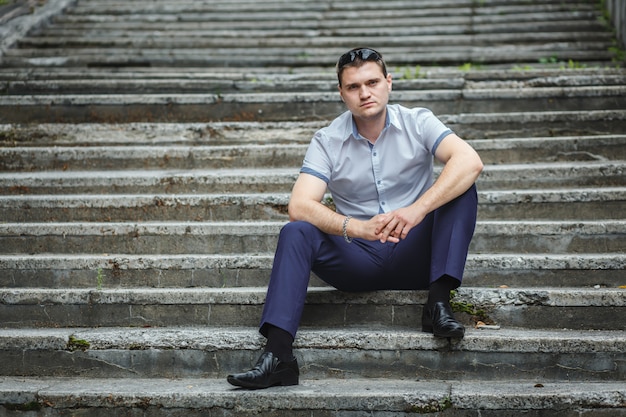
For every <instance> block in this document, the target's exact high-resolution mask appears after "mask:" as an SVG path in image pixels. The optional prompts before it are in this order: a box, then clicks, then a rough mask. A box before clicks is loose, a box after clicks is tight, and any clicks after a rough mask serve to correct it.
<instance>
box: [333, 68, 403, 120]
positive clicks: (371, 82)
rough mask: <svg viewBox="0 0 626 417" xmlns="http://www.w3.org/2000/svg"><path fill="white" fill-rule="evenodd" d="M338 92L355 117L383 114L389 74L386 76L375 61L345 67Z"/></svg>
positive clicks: (374, 116) (387, 97)
mask: <svg viewBox="0 0 626 417" xmlns="http://www.w3.org/2000/svg"><path fill="white" fill-rule="evenodd" d="M341 81H342V82H341V86H340V87H339V94H340V95H341V99H342V100H343V101H344V103H346V107H348V110H350V112H352V114H353V116H354V117H355V118H361V119H373V118H376V117H377V116H380V115H381V114H384V111H385V106H386V105H387V103H388V102H389V93H390V92H391V74H388V75H387V77H385V76H384V75H383V71H382V70H381V68H380V67H379V66H378V64H376V63H375V62H371V61H370V62H365V63H364V64H363V65H362V66H360V67H347V68H345V69H344V70H343V73H342V75H341Z"/></svg>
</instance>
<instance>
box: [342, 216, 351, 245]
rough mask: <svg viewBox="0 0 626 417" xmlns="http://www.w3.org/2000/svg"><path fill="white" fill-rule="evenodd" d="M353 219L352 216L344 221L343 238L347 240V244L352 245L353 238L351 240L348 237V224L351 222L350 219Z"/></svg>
mask: <svg viewBox="0 0 626 417" xmlns="http://www.w3.org/2000/svg"><path fill="white" fill-rule="evenodd" d="M351 218H352V216H346V218H345V219H344V221H343V228H342V229H343V238H344V239H345V240H346V242H348V243H351V242H352V238H350V237H349V236H348V222H349V221H350V219H351Z"/></svg>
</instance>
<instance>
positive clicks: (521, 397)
mask: <svg viewBox="0 0 626 417" xmlns="http://www.w3.org/2000/svg"><path fill="white" fill-rule="evenodd" d="M625 397H626V392H625V391H624V387H623V384H621V383H620V382H597V381H594V382H576V381H550V382H548V381H545V380H543V379H536V380H532V379H529V380H511V381H497V382H489V381H475V380H471V379H470V380H467V379H463V380H460V381H445V380H428V381H420V380H414V379H413V380H411V379H394V378H385V379H370V378H347V379H345V378H340V377H332V378H324V379H320V380H318V379H303V380H301V384H300V385H299V386H297V387H289V388H280V387H279V388H271V389H269V390H267V391H263V392H258V391H256V392H250V391H246V390H237V389H233V387H231V386H230V385H228V384H227V383H226V382H225V381H224V379H223V378H220V379H207V378H181V379H170V378H132V379H131V378H122V379H120V378H81V379H80V380H77V379H76V378H54V377H45V378H23V377H3V378H1V379H0V404H1V405H3V406H4V407H5V408H7V409H13V410H29V409H30V410H39V412H45V413H46V415H47V416H61V415H67V414H68V413H73V414H76V413H87V414H89V415H90V416H93V417H104V416H110V415H122V414H124V413H129V412H132V411H135V410H136V411H137V413H138V414H139V413H141V414H142V415H146V416H156V415H159V416H173V415H185V416H189V417H206V416H207V415H209V414H207V413H208V412H209V411H208V410H211V411H210V412H211V413H212V414H213V413H219V415H220V416H223V417H252V416H258V415H259V414H260V413H266V414H270V413H271V415H272V416H276V417H310V416H321V415H324V416H328V417H348V416H359V415H361V416H362V415H365V414H366V415H368V416H371V417H387V416H390V415H396V416H399V415H412V414H414V413H419V414H427V413H443V412H445V411H444V410H448V412H446V413H447V414H448V413H450V412H452V413H453V414H454V416H458V417H473V416H475V415H477V414H476V413H477V412H479V413H480V415H490V416H496V415H498V416H503V415H515V414H529V413H534V414H537V415H539V414H541V415H542V416H544V417H578V416H580V415H581V414H587V415H596V416H601V415H602V416H611V417H623V416H624V415H626V409H625V407H624V402H625V399H624V398H625ZM31 412H34V411H31ZM215 415H216V414H215Z"/></svg>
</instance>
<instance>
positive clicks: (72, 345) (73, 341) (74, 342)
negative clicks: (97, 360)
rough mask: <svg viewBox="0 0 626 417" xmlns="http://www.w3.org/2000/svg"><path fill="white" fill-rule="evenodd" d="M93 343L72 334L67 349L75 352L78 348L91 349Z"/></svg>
mask: <svg viewBox="0 0 626 417" xmlns="http://www.w3.org/2000/svg"><path fill="white" fill-rule="evenodd" d="M90 346H91V345H90V344H89V342H88V341H86V340H83V339H77V338H76V336H74V335H71V336H70V337H69V340H68V341H67V350H69V351H70V352H75V351H77V350H82V351H83V352H84V351H86V350H87V349H89V347H90Z"/></svg>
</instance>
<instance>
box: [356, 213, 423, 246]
mask: <svg viewBox="0 0 626 417" xmlns="http://www.w3.org/2000/svg"><path fill="white" fill-rule="evenodd" d="M424 217H425V216H424V215H420V214H419V213H418V212H417V211H416V210H415V208H412V207H404V208H401V209H397V210H394V211H391V212H389V213H382V214H377V215H376V216H374V217H372V218H371V219H369V220H367V221H365V222H364V230H363V232H364V233H363V234H364V236H363V238H364V239H367V240H379V241H380V242H381V243H385V242H392V243H398V242H400V241H401V240H402V239H405V238H406V236H407V235H408V234H409V232H410V231H411V229H412V228H413V227H415V226H416V225H417V224H419V223H420V222H421V221H422V220H423V219H424Z"/></svg>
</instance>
